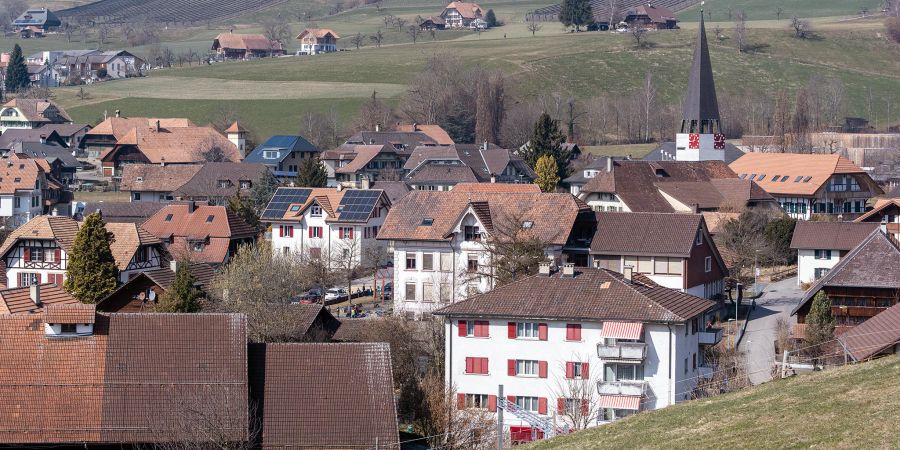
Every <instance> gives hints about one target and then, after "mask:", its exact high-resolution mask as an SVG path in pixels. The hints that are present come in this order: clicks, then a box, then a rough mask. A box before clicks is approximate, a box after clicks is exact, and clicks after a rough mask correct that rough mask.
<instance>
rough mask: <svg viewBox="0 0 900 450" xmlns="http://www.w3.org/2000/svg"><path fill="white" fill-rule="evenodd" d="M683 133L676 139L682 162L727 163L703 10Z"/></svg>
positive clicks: (692, 66) (686, 97) (676, 156)
mask: <svg viewBox="0 0 900 450" xmlns="http://www.w3.org/2000/svg"><path fill="white" fill-rule="evenodd" d="M682 112H683V116H682V120H681V130H680V131H679V132H678V134H677V135H676V136H675V159H676V160H678V161H707V160H721V161H724V160H725V135H724V134H723V132H722V125H721V123H720V121H719V103H718V100H716V83H715V81H714V80H713V71H712V64H711V63H710V61H709V46H708V45H707V43H706V26H705V25H704V23H703V10H702V9H701V10H700V31H699V32H698V34H697V45H696V47H694V62H693V64H692V65H691V76H690V78H688V86H687V95H686V96H685V97H684V104H683V106H682Z"/></svg>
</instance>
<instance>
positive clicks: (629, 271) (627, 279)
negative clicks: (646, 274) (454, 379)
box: [622, 266, 634, 283]
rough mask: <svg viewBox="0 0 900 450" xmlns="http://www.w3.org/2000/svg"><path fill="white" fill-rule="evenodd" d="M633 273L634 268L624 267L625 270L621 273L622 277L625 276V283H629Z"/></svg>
mask: <svg viewBox="0 0 900 450" xmlns="http://www.w3.org/2000/svg"><path fill="white" fill-rule="evenodd" d="M633 272H634V268H633V267H631V266H625V270H624V271H622V275H625V282H627V283H631V277H632V274H633Z"/></svg>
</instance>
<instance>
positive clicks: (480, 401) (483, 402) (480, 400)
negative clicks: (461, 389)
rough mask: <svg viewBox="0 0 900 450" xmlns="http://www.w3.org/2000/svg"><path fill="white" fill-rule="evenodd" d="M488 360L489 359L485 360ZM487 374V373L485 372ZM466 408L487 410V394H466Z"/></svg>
mask: <svg viewBox="0 0 900 450" xmlns="http://www.w3.org/2000/svg"><path fill="white" fill-rule="evenodd" d="M484 359H485V360H487V358H484ZM485 373H487V372H485ZM465 398H466V403H465V405H466V408H477V409H487V408H488V395H487V394H466V397H465Z"/></svg>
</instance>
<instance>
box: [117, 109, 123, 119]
mask: <svg viewBox="0 0 900 450" xmlns="http://www.w3.org/2000/svg"><path fill="white" fill-rule="evenodd" d="M116 117H122V111H120V110H118V109H117V110H116Z"/></svg>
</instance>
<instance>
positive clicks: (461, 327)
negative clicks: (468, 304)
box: [459, 320, 466, 336]
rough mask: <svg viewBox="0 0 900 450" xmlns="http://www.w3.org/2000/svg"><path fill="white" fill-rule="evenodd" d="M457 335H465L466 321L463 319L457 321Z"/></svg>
mask: <svg viewBox="0 0 900 450" xmlns="http://www.w3.org/2000/svg"><path fill="white" fill-rule="evenodd" d="M459 335H460V336H465V335H466V321H465V320H460V321H459Z"/></svg>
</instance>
